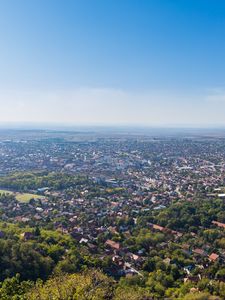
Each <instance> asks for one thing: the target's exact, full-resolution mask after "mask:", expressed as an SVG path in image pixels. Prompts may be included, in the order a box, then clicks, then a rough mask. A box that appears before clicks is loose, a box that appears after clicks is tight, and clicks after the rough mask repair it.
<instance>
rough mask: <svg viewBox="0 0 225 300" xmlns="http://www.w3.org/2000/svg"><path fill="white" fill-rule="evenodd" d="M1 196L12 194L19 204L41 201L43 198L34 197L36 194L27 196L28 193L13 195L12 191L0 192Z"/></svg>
mask: <svg viewBox="0 0 225 300" xmlns="http://www.w3.org/2000/svg"><path fill="white" fill-rule="evenodd" d="M1 194H10V195H12V194H14V195H15V197H16V200H18V201H19V202H29V201H30V199H38V198H39V199H41V198H43V196H40V195H36V194H29V193H15V192H12V191H8V190H0V195H1Z"/></svg>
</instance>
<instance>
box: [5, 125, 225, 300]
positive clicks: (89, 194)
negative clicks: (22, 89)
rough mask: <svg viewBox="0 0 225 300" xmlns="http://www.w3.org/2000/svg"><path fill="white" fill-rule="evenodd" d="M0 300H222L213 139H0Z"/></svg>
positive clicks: (218, 157)
mask: <svg viewBox="0 0 225 300" xmlns="http://www.w3.org/2000/svg"><path fill="white" fill-rule="evenodd" d="M0 216H1V221H0V281H1V283H0V299H3V300H11V299H15V300H19V299H28V300H32V299H35V300H36V299H37V300H47V299H49V300H50V299H56V300H57V299H60V300H64V299H65V300H66V299H71V300H72V299H79V300H80V299H81V300H82V299H87V300H88V299H90V300H91V299H95V300H101V299H108V300H110V299H114V300H126V299H130V300H139V299H140V300H141V299H142V300H151V299H185V300H188V299H190V300H191V299H202V300H204V299H220V300H222V299H225V136H224V135H222V134H221V133H220V132H218V133H216V134H211V133H208V134H207V133H205V134H201V133H199V132H194V134H190V133H189V134H187V133H185V132H184V134H180V133H176V132H175V133H173V134H169V133H168V134H166V135H163V134H157V133H155V134H151V135H148V134H147V133H135V134H131V133H125V132H122V133H115V132H108V133H103V132H99V133H96V132H89V131H86V132H73V131H44V130H42V131H41V130H33V131H31V130H21V131H16V130H2V131H1V132H0Z"/></svg>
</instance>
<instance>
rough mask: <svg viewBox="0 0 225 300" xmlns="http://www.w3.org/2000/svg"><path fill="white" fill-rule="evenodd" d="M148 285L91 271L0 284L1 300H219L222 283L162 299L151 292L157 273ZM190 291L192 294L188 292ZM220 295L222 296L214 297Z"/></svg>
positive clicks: (191, 286)
mask: <svg viewBox="0 0 225 300" xmlns="http://www.w3.org/2000/svg"><path fill="white" fill-rule="evenodd" d="M154 275H156V276H155V277H154V279H153V277H152V278H150V279H148V280H147V281H145V280H141V279H140V278H138V277H133V278H128V279H127V278H125V279H124V278H123V279H121V280H120V281H119V282H115V281H114V280H113V279H112V278H110V277H108V276H106V275H105V274H103V273H102V272H101V271H100V270H96V269H91V270H86V271H83V272H81V273H76V274H71V275H69V274H63V273H58V274H55V275H54V276H52V277H51V278H49V279H48V280H47V281H46V282H43V281H42V280H38V281H37V282H36V283H34V282H32V281H21V279H20V275H19V274H17V275H16V276H14V277H12V278H8V279H6V280H5V281H4V282H2V283H1V284H0V299H1V300H52V299H54V300H127V299H129V300H154V299H179V300H222V299H224V285H225V284H224V283H220V284H219V283H217V282H209V281H207V280H201V281H200V282H199V283H198V284H190V283H187V284H183V285H182V286H181V287H179V288H175V289H168V290H167V291H166V292H164V295H165V296H162V295H160V293H159V292H158V291H157V287H155V288H154V289H153V288H152V280H155V281H157V280H162V278H161V277H160V276H162V275H160V274H159V273H158V274H154ZM190 291H191V292H190ZM218 293H221V296H214V295H213V294H218Z"/></svg>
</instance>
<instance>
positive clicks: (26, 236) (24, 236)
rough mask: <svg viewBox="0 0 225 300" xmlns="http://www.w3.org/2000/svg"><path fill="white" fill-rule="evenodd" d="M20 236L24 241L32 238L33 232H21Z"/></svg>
mask: <svg viewBox="0 0 225 300" xmlns="http://www.w3.org/2000/svg"><path fill="white" fill-rule="evenodd" d="M20 236H21V238H22V239H23V240H25V241H28V240H32V239H33V238H34V235H33V233H32V232H28V231H26V232H23V233H21V235H20Z"/></svg>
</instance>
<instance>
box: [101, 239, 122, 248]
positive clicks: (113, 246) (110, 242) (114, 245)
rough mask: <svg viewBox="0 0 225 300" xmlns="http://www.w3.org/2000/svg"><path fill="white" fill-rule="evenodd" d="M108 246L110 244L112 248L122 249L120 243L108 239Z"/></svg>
mask: <svg viewBox="0 0 225 300" xmlns="http://www.w3.org/2000/svg"><path fill="white" fill-rule="evenodd" d="M105 245H106V246H109V247H110V248H112V249H114V250H119V249H120V243H117V242H114V241H112V240H107V241H106V242H105Z"/></svg>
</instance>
